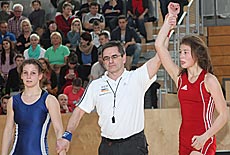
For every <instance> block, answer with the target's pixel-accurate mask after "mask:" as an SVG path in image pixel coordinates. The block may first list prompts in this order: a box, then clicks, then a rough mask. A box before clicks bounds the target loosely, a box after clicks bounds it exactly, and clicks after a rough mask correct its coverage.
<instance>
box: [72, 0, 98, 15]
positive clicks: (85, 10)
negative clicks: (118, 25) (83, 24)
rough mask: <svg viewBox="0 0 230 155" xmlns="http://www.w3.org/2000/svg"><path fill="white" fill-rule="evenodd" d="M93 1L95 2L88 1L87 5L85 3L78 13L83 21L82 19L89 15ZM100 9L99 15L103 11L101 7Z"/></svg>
mask: <svg viewBox="0 0 230 155" xmlns="http://www.w3.org/2000/svg"><path fill="white" fill-rule="evenodd" d="M93 1H95V0H87V2H86V3H83V4H82V5H81V6H80V10H79V11H78V12H77V14H76V16H77V17H78V18H80V19H81V20H82V18H83V17H84V16H85V14H87V13H88V12H89V6H90V3H91V2H93ZM98 7H99V8H98V13H100V10H101V8H100V5H99V6H98Z"/></svg>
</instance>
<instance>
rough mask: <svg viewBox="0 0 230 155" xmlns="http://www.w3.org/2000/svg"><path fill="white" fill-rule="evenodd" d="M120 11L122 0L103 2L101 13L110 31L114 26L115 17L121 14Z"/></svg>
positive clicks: (115, 24) (115, 23)
mask: <svg viewBox="0 0 230 155" xmlns="http://www.w3.org/2000/svg"><path fill="white" fill-rule="evenodd" d="M122 11H123V2H122V0H109V1H107V2H105V3H104V5H103V7H102V13H103V15H104V17H105V26H106V27H109V29H110V31H112V30H113V29H115V28H116V26H117V18H118V16H119V15H121V14H122Z"/></svg>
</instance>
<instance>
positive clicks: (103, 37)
mask: <svg viewBox="0 0 230 155" xmlns="http://www.w3.org/2000/svg"><path fill="white" fill-rule="evenodd" d="M99 41H100V46H99V48H98V61H97V62H96V63H95V64H93V66H92V68H91V72H90V81H92V80H95V79H98V78H99V77H101V76H102V75H103V74H104V73H105V68H104V66H103V60H102V46H103V45H104V44H105V43H107V42H109V35H108V33H106V32H102V33H100V34H99Z"/></svg>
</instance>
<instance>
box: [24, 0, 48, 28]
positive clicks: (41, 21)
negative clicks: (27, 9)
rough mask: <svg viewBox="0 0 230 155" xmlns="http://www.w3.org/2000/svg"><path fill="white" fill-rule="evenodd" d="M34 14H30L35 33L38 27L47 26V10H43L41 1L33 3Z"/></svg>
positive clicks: (34, 0) (37, 0)
mask: <svg viewBox="0 0 230 155" xmlns="http://www.w3.org/2000/svg"><path fill="white" fill-rule="evenodd" d="M32 8H33V12H31V13H30V14H29V17H28V18H29V20H30V22H31V24H32V27H33V30H34V31H35V30H36V29H37V28H38V27H40V28H42V27H44V25H45V14H46V13H45V10H43V9H42V8H41V1H40V0H33V1H32Z"/></svg>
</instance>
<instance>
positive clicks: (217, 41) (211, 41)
mask: <svg viewBox="0 0 230 155" xmlns="http://www.w3.org/2000/svg"><path fill="white" fill-rule="evenodd" d="M217 45H221V46H225V45H230V36H213V37H212V36H209V37H208V46H209V47H210V46H217Z"/></svg>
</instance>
